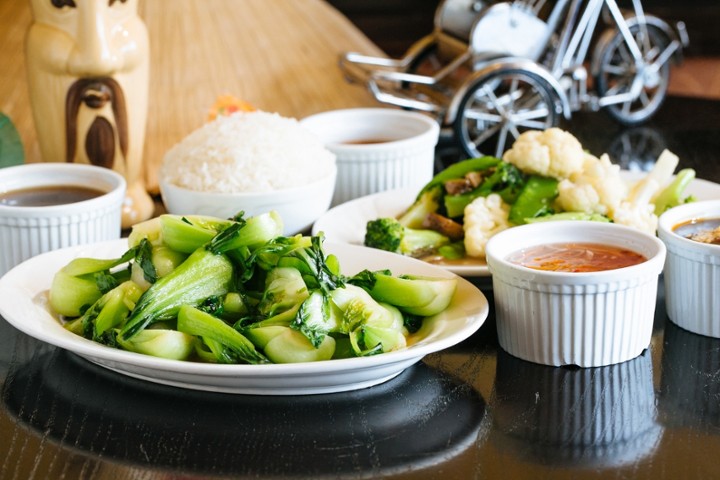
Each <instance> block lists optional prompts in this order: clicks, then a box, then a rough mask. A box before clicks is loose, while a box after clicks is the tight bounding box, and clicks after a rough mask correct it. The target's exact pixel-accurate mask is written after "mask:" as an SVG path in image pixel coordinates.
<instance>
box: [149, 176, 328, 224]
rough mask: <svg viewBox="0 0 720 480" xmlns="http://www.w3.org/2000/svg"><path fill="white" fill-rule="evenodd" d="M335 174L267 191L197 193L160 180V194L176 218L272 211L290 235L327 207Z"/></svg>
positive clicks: (228, 216)
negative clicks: (302, 183)
mask: <svg viewBox="0 0 720 480" xmlns="http://www.w3.org/2000/svg"><path fill="white" fill-rule="evenodd" d="M336 171H337V169H333V171H332V173H331V174H330V175H328V176H327V177H325V178H322V179H320V180H318V181H316V182H313V183H310V184H307V185H302V186H300V187H295V188H286V189H282V190H274V191H270V192H240V193H217V192H200V191H197V190H190V189H188V188H183V187H178V186H177V185H173V184H171V183H168V182H167V181H165V180H164V179H160V193H161V195H162V199H163V203H164V204H165V208H166V209H167V211H168V213H172V214H176V215H211V216H214V217H220V218H230V217H232V216H234V215H235V214H237V213H238V212H240V211H244V212H245V217H251V216H254V215H258V214H260V213H266V212H269V211H271V210H275V211H277V212H278V213H279V214H280V216H281V217H282V219H283V224H284V233H285V234H286V235H294V234H296V233H300V232H303V231H305V230H308V229H310V227H311V226H312V224H313V223H314V222H315V220H317V219H318V218H320V217H321V216H322V215H323V214H324V213H325V212H326V211H327V210H328V208H329V207H330V201H331V200H332V196H333V191H334V189H335V178H336Z"/></svg>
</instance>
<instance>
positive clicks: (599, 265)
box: [507, 243, 647, 273]
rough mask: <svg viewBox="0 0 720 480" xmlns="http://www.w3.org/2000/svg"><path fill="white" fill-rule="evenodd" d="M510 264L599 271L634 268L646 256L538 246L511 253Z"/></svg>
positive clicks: (602, 248)
mask: <svg viewBox="0 0 720 480" xmlns="http://www.w3.org/2000/svg"><path fill="white" fill-rule="evenodd" d="M507 260H508V261H509V262H511V263H515V264H517V265H522V266H524V267H528V268H533V269H535V270H546V271H553V272H573V273H578V272H600V271H604V270H615V269H617V268H623V267H629V266H632V265H637V264H639V263H642V262H644V261H646V260H647V258H645V256H643V255H641V254H639V253H637V252H634V251H632V250H628V249H626V248H621V247H615V246H611V245H602V244H598V243H554V244H549V245H538V246H535V247H532V248H527V249H523V250H520V251H518V252H515V253H512V254H510V256H509V257H508V259H507Z"/></svg>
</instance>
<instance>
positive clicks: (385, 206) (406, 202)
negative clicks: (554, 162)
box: [312, 170, 720, 277]
mask: <svg viewBox="0 0 720 480" xmlns="http://www.w3.org/2000/svg"><path fill="white" fill-rule="evenodd" d="M646 174H647V172H635V171H629V170H623V171H621V175H622V177H623V179H624V180H625V181H626V182H628V183H634V182H636V181H638V180H640V179H641V178H643V177H644V176H645V175H646ZM686 193H687V194H688V195H691V194H692V195H694V196H695V197H696V198H697V199H698V200H712V199H720V185H718V184H717V183H713V182H709V181H707V180H702V179H695V180H693V181H692V183H691V184H690V185H689V186H688V188H687V191H686ZM416 196H417V189H399V190H388V191H386V192H381V193H375V194H373V195H368V196H366V197H362V198H358V199H356V200H351V201H349V202H347V203H343V204H341V205H338V206H336V207H334V208H331V209H330V210H328V211H327V212H326V213H325V214H324V215H323V216H322V217H320V218H319V219H318V220H317V221H316V222H315V224H314V225H313V228H312V233H313V235H317V233H318V232H324V233H325V238H326V239H327V240H328V241H332V242H340V243H347V244H350V245H362V244H363V240H364V238H365V225H366V224H367V222H368V221H369V220H375V219H376V218H382V217H396V216H398V215H400V214H401V213H402V212H403V211H405V210H406V209H407V208H408V207H409V206H410V205H411V204H412V203H413V201H415V197H416ZM439 266H441V267H442V268H445V269H447V270H449V271H451V272H453V273H456V274H457V275H461V276H463V277H487V276H490V272H489V270H488V267H487V264H486V263H485V259H471V260H468V261H466V262H465V261H464V262H459V263H457V264H452V263H447V264H440V265H439Z"/></svg>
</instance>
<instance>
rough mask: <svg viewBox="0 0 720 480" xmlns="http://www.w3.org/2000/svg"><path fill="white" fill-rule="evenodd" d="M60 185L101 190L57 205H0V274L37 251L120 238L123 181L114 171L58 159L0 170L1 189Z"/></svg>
mask: <svg viewBox="0 0 720 480" xmlns="http://www.w3.org/2000/svg"><path fill="white" fill-rule="evenodd" d="M60 185H62V186H79V187H89V188H94V189H97V190H99V191H101V192H103V194H102V195H100V196H97V197H94V198H91V199H88V200H83V201H80V202H75V203H66V204H62V205H52V206H42V207H18V206H9V205H0V249H1V251H0V275H4V274H5V273H6V272H7V271H8V270H10V269H11V268H12V267H14V266H15V265H17V264H19V263H21V262H22V261H24V260H27V259H28V258H30V257H33V256H35V255H37V254H39V253H43V252H47V251H50V250H55V249H58V248H63V247H69V246H73V245H80V244H85V243H94V242H100V241H104V240H114V239H117V238H120V234H121V228H122V227H121V215H122V206H123V201H124V199H125V190H126V187H127V184H126V182H125V179H124V178H123V177H122V175H120V174H118V173H117V172H115V171H113V170H110V169H108V168H102V167H97V166H93V165H82V164H75V163H57V162H47V163H31V164H24V165H18V166H15V167H7V168H3V169H0V193H5V192H10V191H14V190H21V189H27V188H37V187H49V186H60Z"/></svg>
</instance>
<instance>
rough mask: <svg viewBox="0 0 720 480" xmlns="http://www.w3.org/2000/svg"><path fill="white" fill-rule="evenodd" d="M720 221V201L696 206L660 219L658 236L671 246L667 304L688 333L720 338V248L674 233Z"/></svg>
mask: <svg viewBox="0 0 720 480" xmlns="http://www.w3.org/2000/svg"><path fill="white" fill-rule="evenodd" d="M718 217H720V200H708V201H702V202H693V203H686V204H684V205H680V206H678V207H675V208H672V209H670V210H668V211H666V212H665V213H663V214H662V215H661V216H660V219H659V221H658V236H659V237H660V239H661V240H662V241H663V242H664V243H665V245H666V246H667V252H668V253H667V260H666V262H665V274H664V278H665V304H666V307H667V315H668V317H669V318H670V320H671V321H672V322H673V323H675V324H676V325H678V326H679V327H681V328H684V329H685V330H689V331H691V332H693V333H698V334H700V335H707V336H710V337H715V338H720V313H718V312H720V295H718V289H719V288H720V245H714V244H709V243H701V242H696V241H694V240H690V239H689V238H685V237H683V236H681V235H678V234H677V233H675V232H674V231H673V230H674V228H675V227H676V226H678V225H679V224H683V223H685V222H689V221H692V220H696V221H697V220H703V219H711V218H718Z"/></svg>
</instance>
